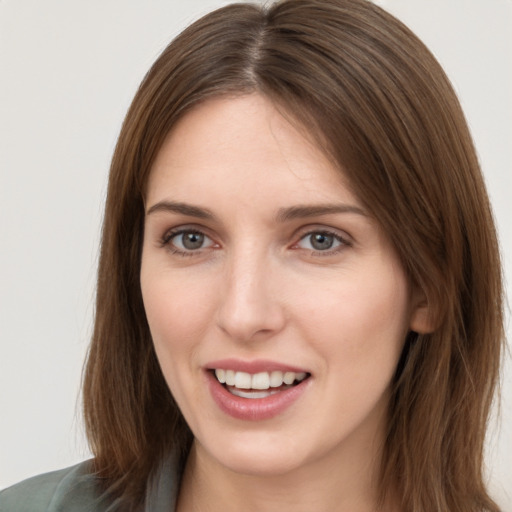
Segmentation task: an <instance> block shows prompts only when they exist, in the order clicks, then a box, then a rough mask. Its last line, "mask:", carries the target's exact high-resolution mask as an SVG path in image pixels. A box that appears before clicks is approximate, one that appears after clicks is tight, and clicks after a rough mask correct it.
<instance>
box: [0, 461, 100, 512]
mask: <svg viewBox="0 0 512 512" xmlns="http://www.w3.org/2000/svg"><path fill="white" fill-rule="evenodd" d="M107 507H108V505H107V504H106V503H104V502H102V499H101V490H100V487H99V485H98V479H97V478H96V477H95V476H94V474H93V473H92V465H91V462H90V461H86V462H82V463H81V464H78V465H76V466H72V467H70V468H67V469H62V470H60V471H53V472H52V473H45V474H43V475H39V476H35V477H33V478H29V479H28V480H24V481H23V482H20V483H19V484H16V485H13V486H12V487H9V488H7V489H5V490H4V491H2V492H0V512H63V511H66V512H85V511H91V510H95V511H98V512H101V511H103V510H106V509H107Z"/></svg>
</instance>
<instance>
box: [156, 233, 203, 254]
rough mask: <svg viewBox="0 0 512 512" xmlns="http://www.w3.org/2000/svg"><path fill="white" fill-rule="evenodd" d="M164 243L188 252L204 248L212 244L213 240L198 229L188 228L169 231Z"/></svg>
mask: <svg viewBox="0 0 512 512" xmlns="http://www.w3.org/2000/svg"><path fill="white" fill-rule="evenodd" d="M165 243H168V244H171V245H172V246H174V248H175V249H177V250H178V251H181V252H190V251H197V250H199V249H206V248H208V247H210V246H211V245H212V244H213V241H212V240H211V238H209V237H207V236H206V235H205V234H204V233H201V232H200V231H195V230H192V229H188V230H181V231H178V232H174V233H170V234H169V236H167V237H166V241H165Z"/></svg>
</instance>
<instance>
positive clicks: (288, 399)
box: [205, 361, 311, 421]
mask: <svg viewBox="0 0 512 512" xmlns="http://www.w3.org/2000/svg"><path fill="white" fill-rule="evenodd" d="M222 363H223V364H222V365H219V366H216V368H229V369H235V368H234V367H233V365H227V366H224V364H225V361H223V362H222ZM242 366H243V367H244V370H241V369H239V368H240V366H237V367H236V368H237V371H247V372H249V373H253V371H254V372H255V373H256V372H258V371H274V370H273V369H268V368H269V367H268V366H265V368H266V369H265V370H262V369H261V368H262V367H261V366H259V364H256V365H249V367H250V368H251V370H249V367H248V366H247V365H242ZM286 368H287V369H288V368H290V367H286ZM277 369H278V370H280V371H283V366H282V365H280V366H279V367H278V368H277ZM286 371H297V370H286ZM205 374H206V379H207V382H208V388H209V390H210V393H211V395H212V398H213V400H214V402H215V403H216V404H217V406H218V407H219V409H220V410H221V411H223V412H224V413H225V414H227V415H229V416H231V417H233V418H236V419H239V420H245V421H262V420H268V419H270V418H273V417H275V416H278V415H279V414H281V413H282V412H284V411H285V410H286V409H288V408H289V407H290V406H291V405H293V404H294V403H295V402H297V401H298V400H299V399H300V397H301V396H302V395H303V393H304V392H305V391H306V390H307V388H308V387H309V384H310V382H311V378H307V379H305V380H303V381H302V382H300V383H299V384H296V385H295V386H293V387H291V388H288V389H285V390H283V391H279V392H278V393H275V394H273V395H270V396H267V397H265V398H242V397H239V396H235V395H233V394H231V393H230V392H229V391H228V390H227V389H226V388H225V386H223V385H222V384H221V383H220V382H219V381H218V380H217V379H216V377H215V375H214V374H213V372H212V371H206V372H205Z"/></svg>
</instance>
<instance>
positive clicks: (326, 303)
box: [141, 94, 426, 512]
mask: <svg viewBox="0 0 512 512" xmlns="http://www.w3.org/2000/svg"><path fill="white" fill-rule="evenodd" d="M141 287H142V294H143V299H144V305H145V309H146V313H147V318H148V322H149V326H150V330H151V334H152V337H153V341H154V344H155V350H156V353H157V357H158V359H159V362H160V365H161V367H162V370H163V374H164V376H165V378H166V381H167V383H168V385H169V388H170V390H171V392H172V394H173V396H174V397H175V399H176V401H177V403H178V405H179V407H180V409H181V411H182V413H183V415H184V417H185V419H186V420H187V423H188V424H189V426H190V428H191V430H192V432H193V434H194V439H195V440H194V444H193V448H192V451H191V454H190V456H189V458H188V462H187V466H186V469H185V474H184V477H183V480H182V486H181V491H180V495H179V500H178V511H179V512H183V511H188V512H190V511H218V512H220V511H222V512H231V511H235V510H244V511H249V512H251V511H266V512H272V511H279V512H282V510H294V511H296V512H311V511H312V510H315V511H318V512H322V511H325V512H327V511H333V510H336V511H351V512H358V511H360V512H363V511H370V510H375V506H376V499H377V486H376V475H377V473H378V467H379V460H380V454H381V448H382V444H383V436H384V430H385V422H386V411H387V405H388V400H389V393H390V382H391V380H392V377H393V373H394V371H395V368H396V365H397V362H398V359H399V356H400V353H401V350H402V346H403V342H404V339H405V336H406V334H407V332H408V331H409V330H410V329H413V330H418V331H421V330H422V329H423V328H424V323H425V318H426V312H425V311H424V307H423V306H422V303H421V301H420V300H419V299H418V297H417V294H416V293H415V292H414V291H413V290H411V289H410V287H409V285H408V282H407V279H406V277H405V275H404V272H403V270H402V269H401V267H400V265H399V263H398V260H397V257H396V254H395V253H394V251H393V248H392V247H391V245H390V243H389V241H388V240H387V238H386V237H385V236H384V234H383V233H382V231H381V229H380V228H379V225H378V223H377V222H376V221H375V219H373V218H372V217H371V216H370V215H369V214H368V212H366V211H365V209H364V208H363V207H362V205H361V203H360V201H359V200H358V199H357V198H356V197H355V196H354V195H353V194H352V193H351V191H350V189H349V187H348V186H347V184H346V183H345V180H344V179H343V173H342V172H340V170H338V169H336V168H335V167H334V166H333V164H332V163H331V162H330V161H329V160H328V159H327V158H326V157H325V155H324V154H323V153H322V152H321V151H320V149H319V148H318V147H317V146H316V145H315V144H314V143H312V142H311V141H310V140H309V139H308V138H306V137H305V135H304V131H301V130H298V129H297V128H296V127H294V125H292V124H291V123H290V122H289V121H287V120H286V119H285V118H284V117H283V116H282V115H281V114H280V113H279V111H278V110H277V109H276V108H275V107H274V106H273V104H272V103H271V102H269V101H268V100H266V99H265V98H263V97H262V96H260V95H257V94H253V95H247V96H242V97H237V98H219V99H214V100H209V101H207V102H206V103H204V104H202V105H200V106H198V107H196V108H195V109H194V110H192V111H191V112H190V113H188V114H187V115H185V116H184V118H183V119H182V120H181V121H180V122H179V123H178V124H177V126H176V127H175V128H174V129H173V131H172V132H171V133H170V134H169V136H168V137H167V139H166V140H165V142H164V144H163V146H162V148H161V150H160V152H159V154H158V156H157V158H156V161H155V162H154V165H153V167H152V170H151V174H150V178H149V182H148V187H147V195H146V223H145V235H144V244H143V254H142V268H141ZM215 370H220V372H217V373H218V375H219V377H218V378H216V377H215V374H214V371H215ZM227 370H232V371H233V372H238V374H240V375H239V377H240V380H238V381H237V382H236V383H233V382H227V383H222V382H219V379H220V380H221V381H222V380H224V379H225V377H223V373H222V372H223V371H224V373H225V371H227ZM280 370H282V373H281V374H279V371H280ZM272 372H274V373H275V372H277V376H278V377H277V378H278V379H279V375H281V376H282V378H283V379H284V378H285V377H284V375H285V373H286V372H288V374H289V375H291V376H292V377H291V378H292V379H293V378H294V379H295V381H294V383H293V384H290V383H287V382H285V383H284V385H282V386H281V385H280V384H281V382H280V381H279V382H277V384H276V387H272V386H271V385H270V384H269V382H270V381H269V379H271V378H272ZM255 374H262V375H263V376H262V375H260V376H259V377H258V379H260V380H258V382H259V384H255V382H256V380H254V378H253V375H255ZM233 375H235V376H236V375H237V374H236V373H233V374H232V376H233ZM247 375H249V385H246V384H243V383H242V382H243V381H244V379H246V378H247ZM237 378H238V377H237ZM251 378H252V379H253V380H251ZM261 379H263V380H262V382H263V383H262V384H261ZM233 384H236V385H233ZM274 384H275V383H274ZM237 386H239V387H237ZM251 386H252V387H257V388H258V389H257V390H254V389H251ZM270 391H272V394H271V393H270ZM240 394H241V395H242V396H239V395H240Z"/></svg>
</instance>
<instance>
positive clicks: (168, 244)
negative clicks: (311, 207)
mask: <svg viewBox="0 0 512 512" xmlns="http://www.w3.org/2000/svg"><path fill="white" fill-rule="evenodd" d="M185 233H189V234H196V235H202V236H204V237H205V238H207V239H209V240H211V238H210V237H209V236H208V235H207V234H205V233H204V232H203V231H201V230H200V229H195V228H179V229H173V230H170V231H167V232H166V233H165V235H164V236H163V237H162V239H161V240H160V246H161V247H162V248H166V249H168V250H169V251H170V252H171V253H172V254H176V255H178V256H183V257H191V256H197V255H199V254H200V253H201V252H202V251H201V249H203V248H199V249H197V250H182V249H179V248H177V247H176V246H175V245H173V244H172V240H173V239H174V238H175V237H178V236H179V235H183V234H185ZM312 235H324V236H329V237H331V236H332V237H333V238H334V239H335V240H336V241H337V242H338V243H339V245H337V246H336V247H335V248H334V249H327V250H325V251H321V250H314V249H305V250H309V251H310V254H311V255H313V256H320V257H323V256H333V255H335V254H338V253H339V252H341V251H343V250H344V249H346V248H347V247H351V246H352V244H351V242H350V241H348V240H347V239H346V238H345V237H342V236H341V235H340V234H339V233H336V232H334V231H331V230H328V229H312V230H309V231H307V232H305V233H302V234H301V236H300V238H299V240H298V241H297V242H295V243H294V244H293V245H292V249H293V248H296V249H300V247H298V245H299V243H300V242H301V241H302V240H305V239H306V238H307V237H310V236H312Z"/></svg>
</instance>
